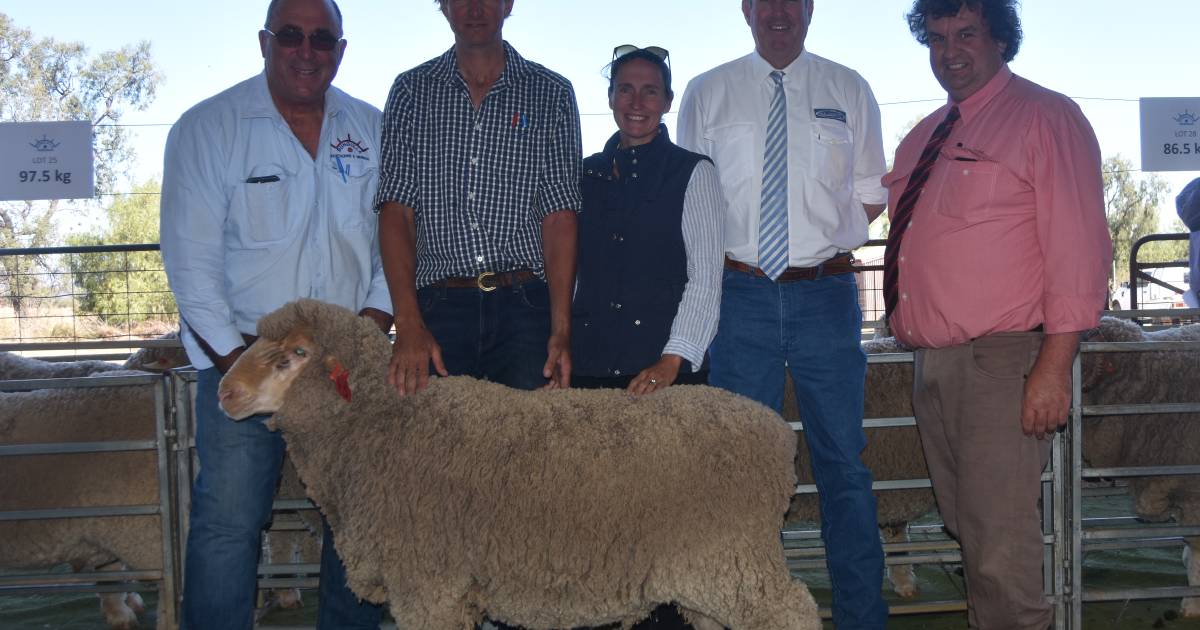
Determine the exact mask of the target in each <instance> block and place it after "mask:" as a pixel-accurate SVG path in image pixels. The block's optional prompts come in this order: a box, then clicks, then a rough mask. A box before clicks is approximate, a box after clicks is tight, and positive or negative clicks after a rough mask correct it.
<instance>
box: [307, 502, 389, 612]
mask: <svg viewBox="0 0 1200 630" xmlns="http://www.w3.org/2000/svg"><path fill="white" fill-rule="evenodd" d="M321 525H322V528H323V530H324V532H323V534H322V537H321V585H320V588H319V591H318V593H319V601H318V604H317V606H318V608H317V630H343V629H344V630H368V629H369V630H377V629H378V628H379V622H380V620H381V619H382V618H383V605H382V604H372V603H369V602H365V601H362V600H360V599H358V596H357V595H355V594H354V591H351V590H350V587H349V586H348V585H347V584H346V567H345V565H343V564H342V559H341V558H339V557H338V555H337V550H336V549H335V548H334V545H333V532H331V531H330V530H329V524H328V523H326V522H325V519H324V518H322V519H321Z"/></svg>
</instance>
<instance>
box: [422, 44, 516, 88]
mask: <svg viewBox="0 0 1200 630" xmlns="http://www.w3.org/2000/svg"><path fill="white" fill-rule="evenodd" d="M503 43H504V71H503V72H501V73H500V76H499V77H498V78H497V79H496V83H495V85H493V86H492V89H493V90H495V89H498V88H501V87H504V86H505V85H507V84H508V83H514V84H515V83H516V82H518V81H520V80H521V78H522V77H523V76H525V75H526V74H528V73H529V72H530V68H529V62H528V61H525V58H524V57H522V56H521V55H520V54H519V53H518V52H517V49H516V48H513V47H512V45H510V44H509V43H508V42H507V41H506V42H503ZM429 74H430V76H432V77H434V78H436V79H439V80H441V81H445V82H446V83H452V82H458V83H460V84H462V85H464V86H465V85H466V83H465V82H464V80H463V78H462V75H461V74H460V73H459V72H458V55H457V54H455V52H454V47H453V46H451V47H450V50H447V51H446V52H444V53H442V56H441V57H438V58H437V61H435V62H434V64H433V68H432V69H431V70H430V72H429Z"/></svg>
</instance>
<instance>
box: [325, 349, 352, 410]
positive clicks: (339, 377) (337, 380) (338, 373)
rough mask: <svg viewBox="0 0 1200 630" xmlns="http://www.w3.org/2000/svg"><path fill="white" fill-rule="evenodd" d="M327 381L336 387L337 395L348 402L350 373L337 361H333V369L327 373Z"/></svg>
mask: <svg viewBox="0 0 1200 630" xmlns="http://www.w3.org/2000/svg"><path fill="white" fill-rule="evenodd" d="M329 380H331V381H333V384H334V385H336V386H337V392H338V395H339V396H341V397H342V398H344V399H345V400H346V402H350V371H349V370H347V369H346V368H344V367H342V364H341V363H340V362H339V361H338V360H337V359H334V360H333V369H332V370H331V371H330V372H329Z"/></svg>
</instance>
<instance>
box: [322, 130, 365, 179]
mask: <svg viewBox="0 0 1200 630" xmlns="http://www.w3.org/2000/svg"><path fill="white" fill-rule="evenodd" d="M334 138H335V139H336V140H337V142H334V143H332V144H330V145H329V147H330V148H331V149H333V151H332V152H331V153H330V154H329V159H330V161H331V162H333V167H334V168H335V169H337V172H338V174H339V175H341V176H342V182H343V183H344V182H346V181H347V178H348V177H349V176H350V175H351V173H352V166H353V164H354V161H355V160H367V159H370V158H368V157H367V156H366V155H365V154H366V153H367V152H368V151H370V150H371V149H370V147H367V146H365V145H364V144H363V143H362V142H360V141H357V140H354V139H353V138H352V137H351V136H350V134H346V137H345V138H344V139H343V138H338V137H337V136H334Z"/></svg>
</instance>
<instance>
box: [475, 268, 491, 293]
mask: <svg viewBox="0 0 1200 630" xmlns="http://www.w3.org/2000/svg"><path fill="white" fill-rule="evenodd" d="M495 275H496V272H495V271H485V272H483V273H481V274H479V275H478V276H475V286H477V287H479V290H480V291H483V292H484V293H491V292H492V291H495V290H496V287H494V286H488V285H486V284H484V280H486V279H488V278H492V277H495Z"/></svg>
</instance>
